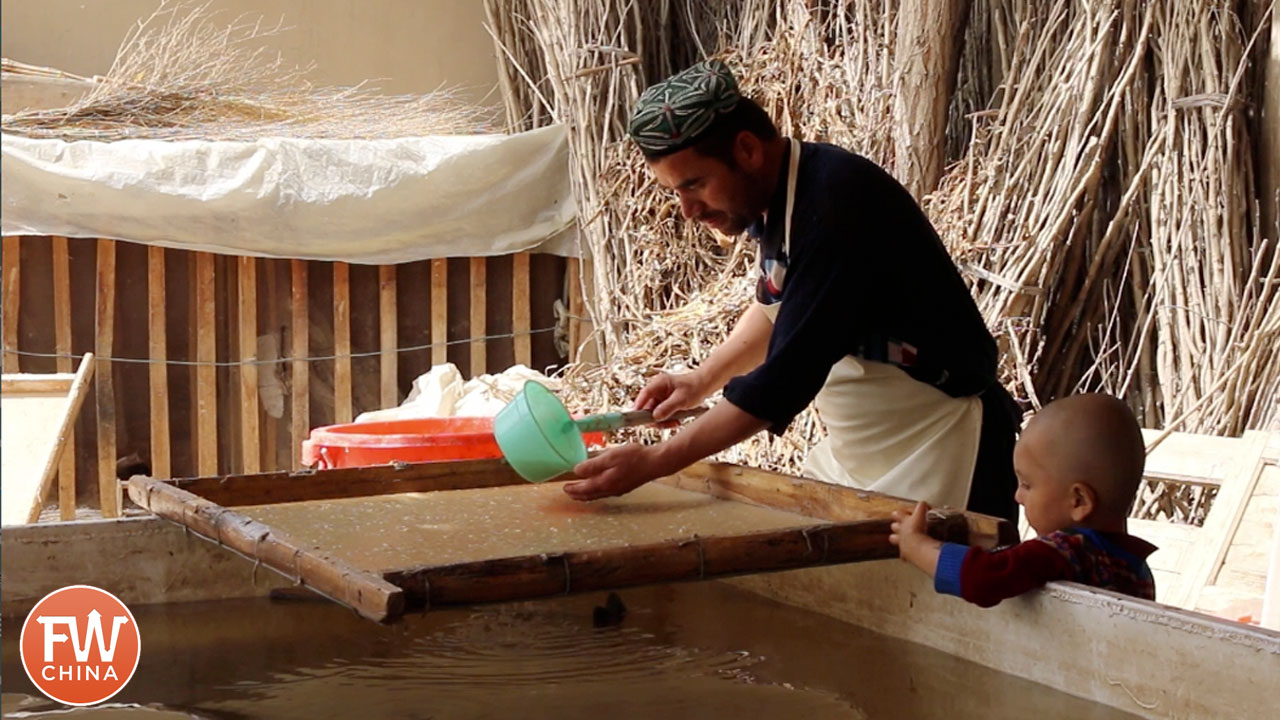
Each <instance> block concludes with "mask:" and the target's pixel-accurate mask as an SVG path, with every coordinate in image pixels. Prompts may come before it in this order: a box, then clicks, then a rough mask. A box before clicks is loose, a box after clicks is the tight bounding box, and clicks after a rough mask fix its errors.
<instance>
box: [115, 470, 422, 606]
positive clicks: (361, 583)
mask: <svg viewBox="0 0 1280 720" xmlns="http://www.w3.org/2000/svg"><path fill="white" fill-rule="evenodd" d="M128 485H129V497H130V498H131V499H132V500H133V501H134V502H135V503H137V504H138V505H139V506H141V507H143V508H146V509H147V510H150V511H151V512H153V513H155V514H156V515H159V516H160V517H163V518H165V519H167V520H171V521H173V522H176V523H178V524H180V525H183V526H184V527H187V528H189V529H190V530H191V531H192V532H194V533H196V534H197V535H200V536H201V537H204V538H206V539H208V540H211V541H213V542H216V543H217V544H218V545H220V546H222V547H226V548H228V549H230V550H232V551H234V552H236V553H239V554H240V555H243V556H244V557H246V558H248V559H250V560H253V561H255V562H256V563H260V564H262V565H265V566H266V567H268V568H270V569H271V570H274V571H275V572H277V573H280V574H281V575H283V576H285V577H287V578H289V579H291V580H293V581H294V582H296V583H298V584H300V585H305V586H307V587H308V588H310V589H311V590H314V591H315V592H317V593H320V594H321V595H323V596H325V597H327V598H329V599H331V600H333V601H334V602H337V603H340V604H342V605H345V606H347V607H349V608H351V609H353V610H355V611H356V612H358V613H360V615H361V616H363V617H366V618H368V619H370V620H373V621H375V622H390V621H393V620H396V619H397V618H399V617H400V616H401V615H402V614H403V613H404V593H403V592H402V591H401V590H400V589H399V588H397V587H395V586H394V585H391V584H390V583H387V582H386V581H384V580H382V579H381V578H379V577H377V576H376V575H373V574H370V573H368V572H365V571H363V570H360V569H359V568H356V567H354V566H352V565H350V564H348V563H346V562H344V561H342V560H340V559H338V558H334V557H332V556H329V555H326V554H324V553H322V552H319V551H316V550H313V549H310V548H305V547H303V546H301V545H299V544H298V543H297V542H295V541H294V540H293V539H292V538H290V537H289V536H287V535H285V534H284V533H281V532H280V531H278V530H275V529H273V528H271V527H270V526H268V525H265V524H263V523H260V522H257V521H255V520H253V519H251V518H249V517H246V516H244V515H241V514H239V513H237V512H234V511H232V510H228V509H226V508H224V507H221V506H219V505H216V504H214V503H212V502H209V501H208V500H205V499H203V498H200V497H197V496H195V495H192V494H191V493H189V492H186V491H184V490H180V489H178V488H176V487H174V486H172V485H169V484H167V483H163V482H160V481H157V480H154V479H152V478H145V477H137V478H134V479H132V480H130V481H129V483H128Z"/></svg>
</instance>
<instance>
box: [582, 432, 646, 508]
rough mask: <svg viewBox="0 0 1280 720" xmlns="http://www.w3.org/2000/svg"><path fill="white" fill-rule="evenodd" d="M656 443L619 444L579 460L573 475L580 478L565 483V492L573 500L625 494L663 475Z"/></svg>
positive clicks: (596, 498) (597, 498)
mask: <svg viewBox="0 0 1280 720" xmlns="http://www.w3.org/2000/svg"><path fill="white" fill-rule="evenodd" d="M659 465H660V463H659V462H658V456H657V450H656V446H653V445H638V444H635V443H631V444H629V445H619V446H618V447H615V448H610V449H608V450H605V451H604V452H602V453H600V454H599V455H596V456H595V457H593V458H591V459H590V460H586V461H583V462H580V463H578V465H577V466H576V467H575V468H574V469H573V474H575V475H577V476H578V477H580V478H582V480H575V481H573V482H570V483H566V484H565V486H564V491H565V493H567V494H568V495H569V497H571V498H573V499H574V500H599V499H600V498H606V497H613V496H615V495H625V494H627V493H629V492H631V491H632V490H635V489H636V488H638V487H640V486H641V485H643V484H645V483H647V482H649V481H650V480H653V479H655V478H659V477H662V476H663V475H665V474H666V473H664V472H663V471H662V469H661V467H659Z"/></svg>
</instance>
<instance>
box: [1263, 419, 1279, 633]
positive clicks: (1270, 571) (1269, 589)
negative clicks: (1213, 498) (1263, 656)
mask: <svg viewBox="0 0 1280 720" xmlns="http://www.w3.org/2000/svg"><path fill="white" fill-rule="evenodd" d="M1272 435H1273V436H1275V437H1280V433H1272ZM1264 472H1268V473H1273V474H1274V473H1280V467H1277V466H1275V465H1270V466H1268V467H1267V469H1266V470H1265V471H1264ZM1260 624H1261V625H1262V627H1265V628H1271V629H1272V630H1280V510H1277V511H1276V515H1275V518H1274V519H1273V521H1272V529H1271V558H1270V560H1269V561H1268V562H1267V585H1266V588H1265V589H1264V590H1263V593H1262V616H1261V619H1260Z"/></svg>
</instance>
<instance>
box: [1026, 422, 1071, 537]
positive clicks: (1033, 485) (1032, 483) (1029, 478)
mask: <svg viewBox="0 0 1280 720" xmlns="http://www.w3.org/2000/svg"><path fill="white" fill-rule="evenodd" d="M1013 472H1014V473H1015V474H1016V475H1017V476H1018V491H1017V493H1015V494H1014V499H1015V500H1017V501H1018V504H1019V505H1021V506H1022V508H1023V510H1024V511H1025V512H1026V514H1027V523H1028V524H1029V525H1031V527H1032V528H1034V529H1035V531H1036V534H1037V535H1047V534H1049V533H1052V532H1056V531H1058V530H1062V529H1064V528H1068V527H1071V526H1072V525H1074V524H1075V523H1076V519H1075V518H1074V517H1073V516H1072V510H1073V508H1074V507H1075V502H1074V499H1073V497H1072V493H1071V488H1070V486H1069V485H1068V484H1067V483H1064V482H1061V481H1059V480H1058V479H1057V478H1055V477H1054V476H1053V474H1052V473H1051V472H1049V470H1048V468H1046V467H1044V465H1043V463H1042V462H1041V461H1040V459H1039V458H1038V457H1037V456H1036V453H1035V451H1034V448H1033V447H1032V444H1031V443H1026V442H1023V441H1022V440H1019V441H1018V443H1017V444H1016V445H1014V447H1013Z"/></svg>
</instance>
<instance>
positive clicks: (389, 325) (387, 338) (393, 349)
mask: <svg viewBox="0 0 1280 720" xmlns="http://www.w3.org/2000/svg"><path fill="white" fill-rule="evenodd" d="M378 330H379V335H380V336H381V341H382V347H381V353H380V357H381V359H382V367H381V380H382V397H381V400H382V407H384V408H391V407H395V406H397V405H399V404H400V387H399V386H400V383H399V381H398V378H397V373H398V372H399V367H398V364H397V363H398V357H397V349H398V346H397V339H396V266H395V265H380V266H378Z"/></svg>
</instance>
